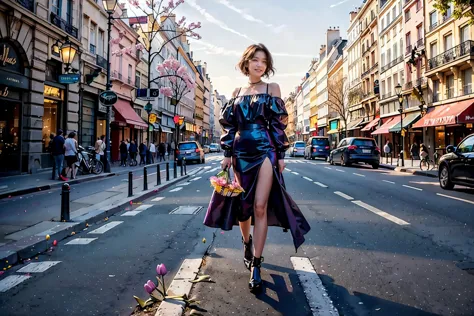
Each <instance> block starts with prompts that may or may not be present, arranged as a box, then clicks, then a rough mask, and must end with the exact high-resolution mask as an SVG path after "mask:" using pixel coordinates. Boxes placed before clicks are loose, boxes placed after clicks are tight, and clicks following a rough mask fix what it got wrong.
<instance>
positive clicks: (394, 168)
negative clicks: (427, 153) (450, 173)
mask: <svg viewBox="0 0 474 316" xmlns="http://www.w3.org/2000/svg"><path fill="white" fill-rule="evenodd" d="M380 168H384V169H390V170H395V171H398V172H405V173H410V174H413V175H417V176H425V177H430V178H438V175H437V174H432V173H428V172H426V171H419V170H410V169H407V168H401V167H396V166H390V165H383V164H380Z"/></svg>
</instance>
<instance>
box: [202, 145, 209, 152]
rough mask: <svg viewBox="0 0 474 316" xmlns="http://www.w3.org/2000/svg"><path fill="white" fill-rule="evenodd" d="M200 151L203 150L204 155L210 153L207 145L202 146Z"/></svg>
mask: <svg viewBox="0 0 474 316" xmlns="http://www.w3.org/2000/svg"><path fill="white" fill-rule="evenodd" d="M202 150H204V153H205V154H208V153H210V152H211V149H210V148H209V145H204V146H202Z"/></svg>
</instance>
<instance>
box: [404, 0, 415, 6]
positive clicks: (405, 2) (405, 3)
mask: <svg viewBox="0 0 474 316" xmlns="http://www.w3.org/2000/svg"><path fill="white" fill-rule="evenodd" d="M412 1H413V0H405V1H404V2H403V6H404V7H405V6H406V5H407V4H410V2H412Z"/></svg>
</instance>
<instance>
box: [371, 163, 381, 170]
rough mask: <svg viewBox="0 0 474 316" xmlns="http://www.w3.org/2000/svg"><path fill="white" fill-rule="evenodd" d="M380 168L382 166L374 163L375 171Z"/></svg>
mask: <svg viewBox="0 0 474 316" xmlns="http://www.w3.org/2000/svg"><path fill="white" fill-rule="evenodd" d="M379 166H380V165H379V164H378V163H374V164H372V168H374V169H378V168H379Z"/></svg>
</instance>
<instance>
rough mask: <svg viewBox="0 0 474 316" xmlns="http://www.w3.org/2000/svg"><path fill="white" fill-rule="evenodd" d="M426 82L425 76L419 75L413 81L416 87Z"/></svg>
mask: <svg viewBox="0 0 474 316" xmlns="http://www.w3.org/2000/svg"><path fill="white" fill-rule="evenodd" d="M427 83H428V81H427V80H426V77H420V78H418V79H416V81H415V84H416V87H420V86H426V84H427Z"/></svg>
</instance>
